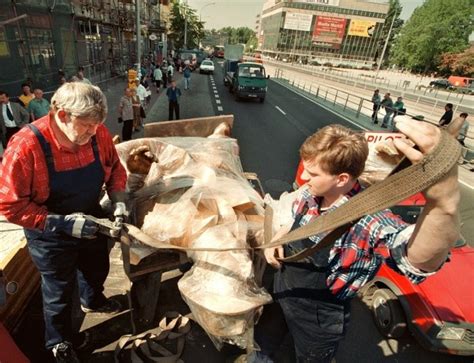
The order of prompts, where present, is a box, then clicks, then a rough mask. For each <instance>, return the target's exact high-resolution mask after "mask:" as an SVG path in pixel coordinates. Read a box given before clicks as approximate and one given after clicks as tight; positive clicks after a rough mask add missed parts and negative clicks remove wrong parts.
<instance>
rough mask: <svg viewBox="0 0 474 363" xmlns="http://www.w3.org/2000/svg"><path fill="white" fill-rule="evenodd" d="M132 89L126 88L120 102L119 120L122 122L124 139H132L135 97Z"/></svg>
mask: <svg viewBox="0 0 474 363" xmlns="http://www.w3.org/2000/svg"><path fill="white" fill-rule="evenodd" d="M132 92H133V91H132V89H130V88H126V89H125V94H124V95H123V96H122V98H121V99H120V103H119V122H122V123H123V125H122V141H128V140H131V139H132V131H133V115H134V113H133V98H132Z"/></svg>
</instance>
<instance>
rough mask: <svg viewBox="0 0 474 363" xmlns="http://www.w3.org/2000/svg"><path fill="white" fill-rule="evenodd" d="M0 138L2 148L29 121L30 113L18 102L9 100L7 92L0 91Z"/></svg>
mask: <svg viewBox="0 0 474 363" xmlns="http://www.w3.org/2000/svg"><path fill="white" fill-rule="evenodd" d="M0 108H1V112H0V140H1V142H2V145H3V148H6V147H7V144H8V141H9V140H10V138H11V137H12V136H13V135H14V134H16V133H17V132H18V131H20V129H21V128H22V127H23V126H25V125H26V124H27V123H28V122H29V121H30V114H29V113H28V111H26V110H25V109H24V108H23V107H22V106H21V105H20V104H19V103H15V102H10V98H9V96H8V93H6V92H3V91H0Z"/></svg>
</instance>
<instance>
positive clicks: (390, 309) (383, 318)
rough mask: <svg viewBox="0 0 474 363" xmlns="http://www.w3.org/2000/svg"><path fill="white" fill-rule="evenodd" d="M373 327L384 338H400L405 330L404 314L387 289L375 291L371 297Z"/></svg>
mask: <svg viewBox="0 0 474 363" xmlns="http://www.w3.org/2000/svg"><path fill="white" fill-rule="evenodd" d="M372 313H373V314H374V320H375V325H376V326H377V329H378V330H379V332H380V334H382V335H383V336H384V337H386V338H395V339H397V338H400V337H402V336H403V335H404V334H405V332H406V330H407V323H406V319H405V314H404V312H403V309H402V306H401V305H400V301H399V300H398V298H397V296H395V294H394V293H393V292H392V291H391V290H389V289H377V290H376V291H375V292H374V295H373V297H372Z"/></svg>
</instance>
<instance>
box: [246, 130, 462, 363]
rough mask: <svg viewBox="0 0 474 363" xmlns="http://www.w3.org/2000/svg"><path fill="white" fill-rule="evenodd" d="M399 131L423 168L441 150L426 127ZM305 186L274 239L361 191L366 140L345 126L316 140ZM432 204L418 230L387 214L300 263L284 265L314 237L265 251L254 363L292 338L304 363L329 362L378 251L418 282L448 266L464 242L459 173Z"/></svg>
mask: <svg viewBox="0 0 474 363" xmlns="http://www.w3.org/2000/svg"><path fill="white" fill-rule="evenodd" d="M397 127H398V128H399V130H400V131H402V132H403V133H404V134H405V135H407V136H408V137H409V138H410V139H411V140H412V141H414V143H415V144H417V145H418V146H419V149H420V150H421V151H418V150H416V149H415V148H412V147H411V146H409V145H408V144H406V143H404V142H403V141H399V140H397V141H395V146H396V147H397V149H398V150H399V151H400V152H401V153H403V154H405V155H406V156H407V157H408V158H409V159H410V160H411V161H412V162H418V161H420V160H421V159H422V158H423V155H424V154H425V153H428V152H429V151H430V150H432V149H433V147H434V146H435V145H436V143H437V141H438V139H439V133H440V131H439V130H438V129H437V128H436V127H434V126H431V125H428V124H424V123H406V122H403V121H401V122H398V123H397ZM300 154H301V158H302V160H303V165H304V174H303V178H304V179H307V180H308V182H307V184H306V185H305V186H304V187H302V188H301V189H300V193H299V194H298V197H297V199H296V201H295V202H294V204H293V210H292V212H293V217H294V220H293V222H292V223H291V224H289V225H288V226H286V227H284V228H283V229H282V230H281V231H280V232H279V233H277V235H276V236H275V239H277V238H279V237H280V236H282V235H284V234H286V233H287V232H289V231H290V230H293V229H296V228H298V227H299V226H302V225H305V224H307V223H309V222H310V221H312V220H313V219H314V218H317V217H318V216H320V215H322V214H325V213H328V212H330V211H331V210H334V209H335V208H338V207H339V206H340V205H342V204H344V203H345V202H347V201H348V200H349V199H350V198H351V197H352V196H354V195H356V194H357V193H359V192H360V191H361V189H362V188H361V186H360V184H359V182H358V181H357V178H358V177H359V176H360V175H361V173H362V171H363V170H364V165H365V161H366V159H367V155H368V146H367V142H366V141H365V138H364V136H363V135H362V134H360V133H356V132H354V131H351V130H349V129H346V128H344V127H342V126H339V125H332V126H327V127H325V128H323V129H321V130H319V131H318V132H317V133H315V134H314V135H312V136H310V137H309V138H308V139H307V140H306V141H305V143H304V144H303V146H302V147H301V150H300ZM424 194H425V197H426V199H427V205H426V207H425V208H424V211H423V213H422V215H421V216H420V218H419V220H418V223H417V224H416V225H408V224H406V223H404V222H403V221H401V220H400V218H399V217H397V216H396V215H394V214H393V213H391V212H390V211H389V210H384V211H381V212H378V213H375V214H373V215H368V216H365V217H363V218H361V219H360V220H359V221H358V222H357V223H356V224H355V225H354V226H352V227H351V228H350V230H349V231H348V232H346V233H344V234H343V235H342V236H341V237H340V238H339V239H338V240H337V241H336V242H335V243H334V245H333V246H332V247H331V246H330V247H326V248H323V249H322V250H320V251H318V252H316V253H315V254H314V255H312V256H310V257H307V258H306V259H304V260H303V261H298V262H281V261H280V260H278V258H282V257H284V256H290V255H293V254H295V253H298V252H299V251H302V250H304V249H305V248H307V247H310V246H313V245H314V244H315V243H316V244H317V243H319V241H320V240H322V238H323V237H324V235H317V236H311V237H310V238H307V239H304V240H298V241H295V242H292V243H290V244H288V245H286V246H284V247H277V248H269V249H267V250H265V258H266V259H267V262H268V263H269V264H270V265H271V266H273V267H274V268H276V269H277V272H276V273H275V276H274V285H273V297H274V300H275V301H276V302H277V304H272V305H271V306H269V307H266V311H264V314H263V316H262V319H261V321H260V323H259V324H258V325H257V326H256V334H255V339H256V341H257V343H258V345H259V346H260V348H261V350H260V351H256V352H254V353H253V354H252V355H251V356H250V359H249V362H266V363H269V362H273V353H274V352H275V351H276V350H278V348H279V346H280V344H281V341H282V339H283V338H284V336H285V334H286V332H287V331H289V332H290V334H291V335H292V336H293V340H294V344H295V352H296V358H297V361H298V362H331V360H332V359H333V358H334V356H335V354H336V350H337V346H338V343H339V341H340V340H341V339H342V338H343V337H344V334H345V331H346V329H347V323H348V321H349V314H350V300H351V298H352V297H354V296H355V294H356V293H357V291H358V290H359V289H360V288H361V287H362V286H364V284H365V283H367V282H368V281H369V280H371V279H372V278H373V277H374V276H375V274H376V273H377V271H378V269H379V267H380V265H381V264H382V263H383V261H384V259H383V257H382V256H380V255H378V254H376V253H375V252H374V250H375V249H376V248H377V247H379V246H385V247H386V248H388V250H389V251H390V257H389V258H388V259H387V260H386V262H387V264H388V265H389V266H390V267H392V268H393V269H395V270H396V271H398V272H400V273H403V274H405V275H406V276H407V277H408V278H409V279H410V280H411V281H412V282H414V283H419V282H421V281H423V280H424V279H425V278H426V277H427V276H429V275H431V274H433V273H435V272H436V271H437V270H438V269H439V268H440V267H441V266H442V265H443V263H444V262H445V261H446V258H447V256H448V253H449V250H450V248H451V247H452V246H453V245H454V243H455V241H456V240H457V238H458V236H459V221H458V213H457V209H458V203H459V189H458V184H457V169H456V168H455V167H454V168H453V169H452V171H451V172H450V173H449V175H448V176H446V177H445V178H444V179H443V180H441V181H440V182H438V184H436V185H434V186H432V187H430V188H429V189H427V190H426V191H425V192H424Z"/></svg>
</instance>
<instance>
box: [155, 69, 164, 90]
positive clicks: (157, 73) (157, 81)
mask: <svg viewBox="0 0 474 363" xmlns="http://www.w3.org/2000/svg"><path fill="white" fill-rule="evenodd" d="M153 78H155V84H156V92H158V93H160V86H161V81H162V80H163V73H162V72H161V69H160V67H159V66H157V67H156V68H155V70H154V71H153ZM165 87H166V86H165Z"/></svg>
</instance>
